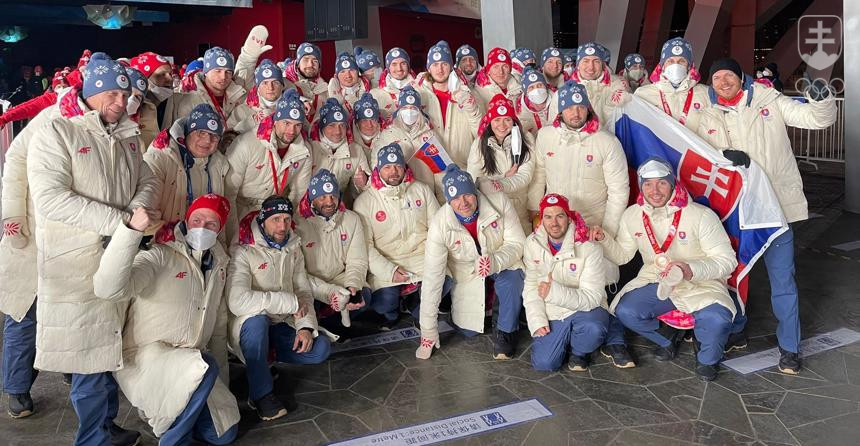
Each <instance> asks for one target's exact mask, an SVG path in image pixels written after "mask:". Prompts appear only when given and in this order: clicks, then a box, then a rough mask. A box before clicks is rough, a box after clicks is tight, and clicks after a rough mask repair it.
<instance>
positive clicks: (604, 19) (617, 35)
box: [579, 0, 646, 73]
mask: <svg viewBox="0 0 860 446" xmlns="http://www.w3.org/2000/svg"><path fill="white" fill-rule="evenodd" d="M645 3H646V0H613V1H611V2H603V4H602V5H601V6H600V19H599V20H598V23H597V36H596V38H595V40H596V41H597V42H598V43H600V44H601V45H603V46H605V47H606V48H607V49H609V51H610V52H611V53H612V58H611V59H610V61H609V71H611V72H613V73H614V72H616V71H618V65H619V62H623V61H624V56H626V55H627V54H628V53H631V52H633V51H635V50H636V46H637V44H638V43H639V29H640V28H641V27H642V17H643V16H644V15H645ZM585 42H587V40H583V39H581V38H580V39H579V43H580V44H583V43H585Z"/></svg>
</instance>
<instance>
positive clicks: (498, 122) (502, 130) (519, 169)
mask: <svg viewBox="0 0 860 446" xmlns="http://www.w3.org/2000/svg"><path fill="white" fill-rule="evenodd" d="M488 105H489V108H488V110H487V113H486V114H484V117H483V118H482V119H481V126H480V127H478V139H476V140H475V142H474V143H473V144H472V149H471V150H470V151H469V164H468V167H467V171H468V172H469V174H470V175H472V177H473V178H475V182H476V183H477V184H478V187H479V188H480V189H481V191H482V192H484V193H490V192H500V191H501V192H504V193H505V195H507V197H508V198H509V199H510V200H511V204H513V205H514V209H516V211H517V216H518V217H519V219H520V223H521V224H522V226H523V233H525V234H528V233H530V232H532V222H531V220H530V219H529V212H528V208H527V206H526V200H527V199H528V190H529V185H530V183H531V181H532V172H533V169H534V164H535V162H534V156H533V152H532V151H533V149H534V146H535V144H534V138H533V137H532V136H531V134H529V133H527V132H525V131H523V129H522V127H521V126H520V123H519V121H518V120H517V115H516V112H515V110H514V104H512V103H511V101H509V100H508V99H507V98H505V97H504V96H503V95H501V94H498V95H496V96H495V97H494V98H493V100H492V101H490V103H489V104H488Z"/></svg>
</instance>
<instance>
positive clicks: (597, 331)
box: [523, 194, 609, 372]
mask: <svg viewBox="0 0 860 446" xmlns="http://www.w3.org/2000/svg"><path fill="white" fill-rule="evenodd" d="M539 215H540V226H538V228H537V229H536V230H535V232H533V233H532V234H531V235H529V236H528V238H526V244H525V252H524V254H523V263H524V264H525V266H526V282H525V291H524V293H523V304H524V305H525V307H526V318H527V319H528V324H529V331H530V332H531V334H532V337H533V338H534V343H533V344H532V366H534V368H535V369H537V370H546V371H553V370H558V368H559V367H561V364H562V362H563V361H564V357H565V355H566V353H567V351H568V349H569V350H570V360H569V362H568V365H567V367H568V368H569V369H570V370H572V371H574V372H584V371H586V370H588V363H589V355H590V354H591V352H593V351H594V350H596V349H597V348H598V347H600V346H601V345H603V341H604V340H605V338H606V333H607V331H608V328H609V311H607V305H606V291H605V290H604V289H603V282H604V278H603V253H602V251H601V250H600V247H599V246H598V245H597V244H595V243H593V242H590V241H589V240H588V227H587V226H586V225H585V220H583V219H582V217H581V216H580V215H579V213H577V212H574V211H572V210H571V209H570V205H569V204H568V201H567V198H564V196H562V195H558V194H548V195H546V196H545V197H543V199H542V200H541V202H540V214H539ZM568 346H569V347H568Z"/></svg>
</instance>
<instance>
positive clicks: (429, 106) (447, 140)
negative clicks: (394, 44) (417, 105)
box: [415, 73, 484, 166]
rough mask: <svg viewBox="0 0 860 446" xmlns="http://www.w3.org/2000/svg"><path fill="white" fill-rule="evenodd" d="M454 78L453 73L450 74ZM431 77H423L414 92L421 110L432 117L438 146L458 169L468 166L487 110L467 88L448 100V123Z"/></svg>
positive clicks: (419, 79)
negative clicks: (445, 151)
mask: <svg viewBox="0 0 860 446" xmlns="http://www.w3.org/2000/svg"><path fill="white" fill-rule="evenodd" d="M451 75H452V76H453V75H454V73H451ZM428 77H429V74H426V73H421V74H419V75H418V80H417V81H416V82H415V90H416V91H418V92H419V93H420V94H421V109H422V110H424V112H425V113H426V114H427V116H429V117H430V123H431V125H432V127H433V129H434V130H435V131H436V133H437V134H438V135H439V142H441V143H442V146H444V147H445V149H446V150H447V151H448V155H450V156H451V159H452V160H454V162H455V163H457V165H458V166H465V165H466V163H467V162H468V159H469V149H470V148H471V147H472V141H474V140H475V138H476V136H475V135H477V134H478V126H479V125H480V123H481V118H482V117H483V116H484V109H483V107H481V104H480V103H479V102H478V100H477V99H476V98H475V95H474V94H472V91H471V90H469V87H467V86H466V85H465V84H460V87H459V88H458V89H457V91H455V92H452V93H451V99H450V100H448V108H447V109H446V110H447V111H446V114H445V120H444V123H443V120H442V108H441V105H440V103H439V99H438V98H437V97H436V94H435V93H434V92H433V82H432V81H430V80H428Z"/></svg>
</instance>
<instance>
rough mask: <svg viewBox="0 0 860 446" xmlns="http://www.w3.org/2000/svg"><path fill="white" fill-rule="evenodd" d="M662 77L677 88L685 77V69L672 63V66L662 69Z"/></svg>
mask: <svg viewBox="0 0 860 446" xmlns="http://www.w3.org/2000/svg"><path fill="white" fill-rule="evenodd" d="M663 76H666V79H668V80H669V82H671V83H672V85H673V86H675V87H677V86H678V84H680V83H681V81H682V80H684V77H686V76H687V67H685V66H683V65H681V64H679V63H673V64H672V65H669V66H668V67H666V68H663Z"/></svg>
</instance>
